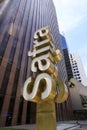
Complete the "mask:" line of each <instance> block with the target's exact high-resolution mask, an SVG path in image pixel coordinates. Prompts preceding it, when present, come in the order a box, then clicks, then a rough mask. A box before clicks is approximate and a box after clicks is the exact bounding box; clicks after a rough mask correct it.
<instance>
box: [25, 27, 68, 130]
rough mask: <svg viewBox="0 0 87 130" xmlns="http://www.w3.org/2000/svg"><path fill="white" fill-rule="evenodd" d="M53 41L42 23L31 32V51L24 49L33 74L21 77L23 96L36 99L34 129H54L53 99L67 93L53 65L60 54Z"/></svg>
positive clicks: (65, 96) (59, 59)
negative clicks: (26, 51) (29, 60)
mask: <svg viewBox="0 0 87 130" xmlns="http://www.w3.org/2000/svg"><path fill="white" fill-rule="evenodd" d="M53 42H54V40H53V37H52V35H51V32H50V30H49V28H48V27H44V28H42V29H40V30H38V31H36V32H35V34H34V46H33V51H29V52H28V56H30V57H31V58H32V63H31V71H32V72H33V73H34V76H33V77H30V78H28V79H27V80H26V81H25V83H24V89H23V97H24V98H25V100H28V101H32V102H36V103H37V117H36V130H56V113H55V102H58V103H62V102H64V101H65V100H67V97H68V90H67V87H66V85H65V83H63V82H62V80H61V79H60V78H59V77H58V69H57V66H56V62H58V61H61V59H62V56H61V53H60V50H55V46H54V44H53Z"/></svg>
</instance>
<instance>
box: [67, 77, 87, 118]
mask: <svg viewBox="0 0 87 130" xmlns="http://www.w3.org/2000/svg"><path fill="white" fill-rule="evenodd" d="M69 90H70V95H71V102H72V107H73V113H74V115H75V117H76V119H78V120H80V119H81V120H83V119H87V87H84V85H83V84H82V83H80V82H79V81H77V80H76V79H74V78H72V79H71V80H70V87H69Z"/></svg>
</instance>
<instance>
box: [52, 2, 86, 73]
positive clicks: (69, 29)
mask: <svg viewBox="0 0 87 130" xmlns="http://www.w3.org/2000/svg"><path fill="white" fill-rule="evenodd" d="M53 1H54V4H55V7H56V13H57V18H58V24H59V30H60V33H61V34H63V35H64V36H65V38H66V42H67V44H68V47H69V51H70V53H75V52H77V53H78V54H79V55H80V57H81V60H82V63H83V66H84V69H85V73H86V76H87V0H53Z"/></svg>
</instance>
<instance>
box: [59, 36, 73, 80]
mask: <svg viewBox="0 0 87 130" xmlns="http://www.w3.org/2000/svg"><path fill="white" fill-rule="evenodd" d="M60 38H61V43H62V50H63V54H64V60H65V65H66V70H67V76H68V80H70V79H71V78H73V73H72V68H71V63H70V58H69V49H68V46H67V43H66V39H65V37H64V36H63V35H61V34H60Z"/></svg>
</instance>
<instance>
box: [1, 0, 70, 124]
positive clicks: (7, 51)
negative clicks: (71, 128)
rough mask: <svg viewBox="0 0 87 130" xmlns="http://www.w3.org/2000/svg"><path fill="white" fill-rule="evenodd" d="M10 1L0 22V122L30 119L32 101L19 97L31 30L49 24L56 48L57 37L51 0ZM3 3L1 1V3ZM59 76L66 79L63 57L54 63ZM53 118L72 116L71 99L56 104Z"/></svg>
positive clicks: (32, 118)
mask: <svg viewBox="0 0 87 130" xmlns="http://www.w3.org/2000/svg"><path fill="white" fill-rule="evenodd" d="M10 1H12V2H11V4H10V5H9V10H7V11H6V12H7V13H6V14H5V15H4V17H3V19H2V21H1V24H0V75H1V77H0V125H1V126H7V125H16V124H26V123H28V124H29V123H34V122H35V119H36V104H34V103H31V102H27V101H25V100H24V99H23V97H22V87H23V84H24V82H25V80H26V79H27V78H28V77H29V76H31V75H32V73H31V71H30V67H31V59H30V58H29V57H28V55H27V52H28V51H29V50H32V47H33V37H34V32H35V31H36V30H37V29H40V28H42V27H44V26H49V27H50V29H51V32H52V35H53V38H54V41H55V45H56V48H59V49H60V50H61V53H62V54H63V52H62V48H61V40H60V34H59V29H58V23H57V18H56V12H55V7H54V4H53V1H52V0H10ZM2 6H4V4H2ZM58 71H59V76H60V77H61V78H62V80H63V81H64V82H66V81H67V73H66V68H65V61H64V59H62V61H61V62H60V63H58ZM56 111H57V121H58V120H69V119H71V118H72V108H71V100H70V97H69V98H68V100H67V102H65V103H62V104H56Z"/></svg>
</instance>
